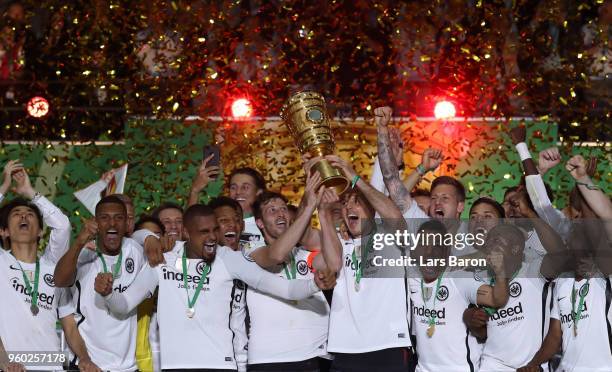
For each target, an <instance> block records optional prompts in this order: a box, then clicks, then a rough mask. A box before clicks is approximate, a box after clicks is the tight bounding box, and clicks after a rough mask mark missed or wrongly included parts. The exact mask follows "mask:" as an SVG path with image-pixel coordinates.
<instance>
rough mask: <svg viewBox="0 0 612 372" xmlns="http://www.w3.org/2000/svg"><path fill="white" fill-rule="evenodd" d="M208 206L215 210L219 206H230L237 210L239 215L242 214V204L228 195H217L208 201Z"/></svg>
mask: <svg viewBox="0 0 612 372" xmlns="http://www.w3.org/2000/svg"><path fill="white" fill-rule="evenodd" d="M208 206H209V207H211V208H212V209H213V210H216V209H217V208H221V207H230V208H232V209H233V210H235V211H236V213H238V215H239V216H242V207H241V206H240V203H238V202H237V201H235V200H234V199H232V198H228V197H227V196H217V197H216V198H214V199H213V200H211V201H210V202H208Z"/></svg>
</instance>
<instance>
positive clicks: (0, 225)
mask: <svg viewBox="0 0 612 372" xmlns="http://www.w3.org/2000/svg"><path fill="white" fill-rule="evenodd" d="M7 217H8V213H7V212H6V205H3V206H0V229H5V228H6V226H7V225H8V223H7Z"/></svg>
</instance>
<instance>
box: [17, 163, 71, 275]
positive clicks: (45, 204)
mask: <svg viewBox="0 0 612 372" xmlns="http://www.w3.org/2000/svg"><path fill="white" fill-rule="evenodd" d="M13 179H14V180H15V185H16V187H15V191H16V192H17V193H18V194H19V195H21V196H23V197H24V198H27V199H30V200H32V203H34V204H35V205H36V206H37V207H38V209H39V210H40V213H41V214H42V217H43V222H44V223H45V224H46V225H47V226H48V227H49V228H50V229H51V234H50V236H49V243H48V245H47V248H46V249H45V253H44V255H45V257H46V258H47V259H49V260H50V261H51V262H53V263H57V262H58V261H59V259H60V258H61V257H62V256H63V255H64V253H66V251H67V250H68V245H69V244H70V220H68V217H66V215H65V214H64V213H63V212H62V211H61V210H60V209H59V208H57V207H56V206H55V205H53V203H51V202H50V201H49V200H48V199H47V198H45V197H44V196H42V195H41V194H40V193H38V192H36V190H34V188H33V187H32V184H31V183H30V177H28V174H27V173H26V171H25V170H24V169H21V170H19V171H17V172H15V173H14V174H13Z"/></svg>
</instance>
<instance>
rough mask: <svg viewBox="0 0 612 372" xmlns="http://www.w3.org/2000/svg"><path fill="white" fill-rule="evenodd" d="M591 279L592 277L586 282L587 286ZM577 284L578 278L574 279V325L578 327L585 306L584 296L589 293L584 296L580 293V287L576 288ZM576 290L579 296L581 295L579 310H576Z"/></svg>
mask: <svg viewBox="0 0 612 372" xmlns="http://www.w3.org/2000/svg"><path fill="white" fill-rule="evenodd" d="M589 280H590V279H587V282H586V285H587V286H588V285H589ZM575 285H576V279H574V285H572V315H573V317H574V327H575V328H578V321H579V320H580V315H582V308H583V306H584V298H585V297H586V295H587V294H586V293H585V294H584V296H583V295H582V294H581V293H580V289H578V291H576V288H575V287H574V286H575ZM580 288H582V287H580ZM576 292H578V296H579V297H580V300H579V301H578V310H576ZM585 292H587V291H585Z"/></svg>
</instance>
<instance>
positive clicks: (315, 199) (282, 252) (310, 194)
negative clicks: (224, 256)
mask: <svg viewBox="0 0 612 372" xmlns="http://www.w3.org/2000/svg"><path fill="white" fill-rule="evenodd" d="M319 182H321V176H320V175H319V172H312V173H310V174H309V175H308V179H307V180H306V188H305V190H304V197H303V199H304V200H303V202H302V204H303V207H302V208H301V210H300V211H299V214H298V215H297V216H296V218H295V221H293V223H292V224H291V225H290V226H289V228H288V229H287V231H285V232H284V233H283V234H282V235H281V236H279V237H278V238H277V239H276V240H275V241H274V242H273V243H272V244H269V245H266V246H264V247H261V248H258V249H257V250H255V251H254V252H253V253H251V257H252V258H253V259H254V260H255V262H257V264H258V265H259V266H261V267H263V268H271V267H274V266H276V265H280V264H282V263H283V262H285V260H286V259H287V256H288V255H289V253H291V250H292V249H293V248H294V247H295V246H296V245H298V243H299V242H300V241H301V240H302V238H303V236H304V232H305V231H306V230H307V229H308V227H309V226H310V219H311V218H312V214H313V213H314V210H315V208H316V207H317V204H319V201H320V200H321V196H322V195H323V192H324V191H325V187H324V186H321V187H320V188H319V191H318V192H317V191H316V186H317V185H318V184H319Z"/></svg>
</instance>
